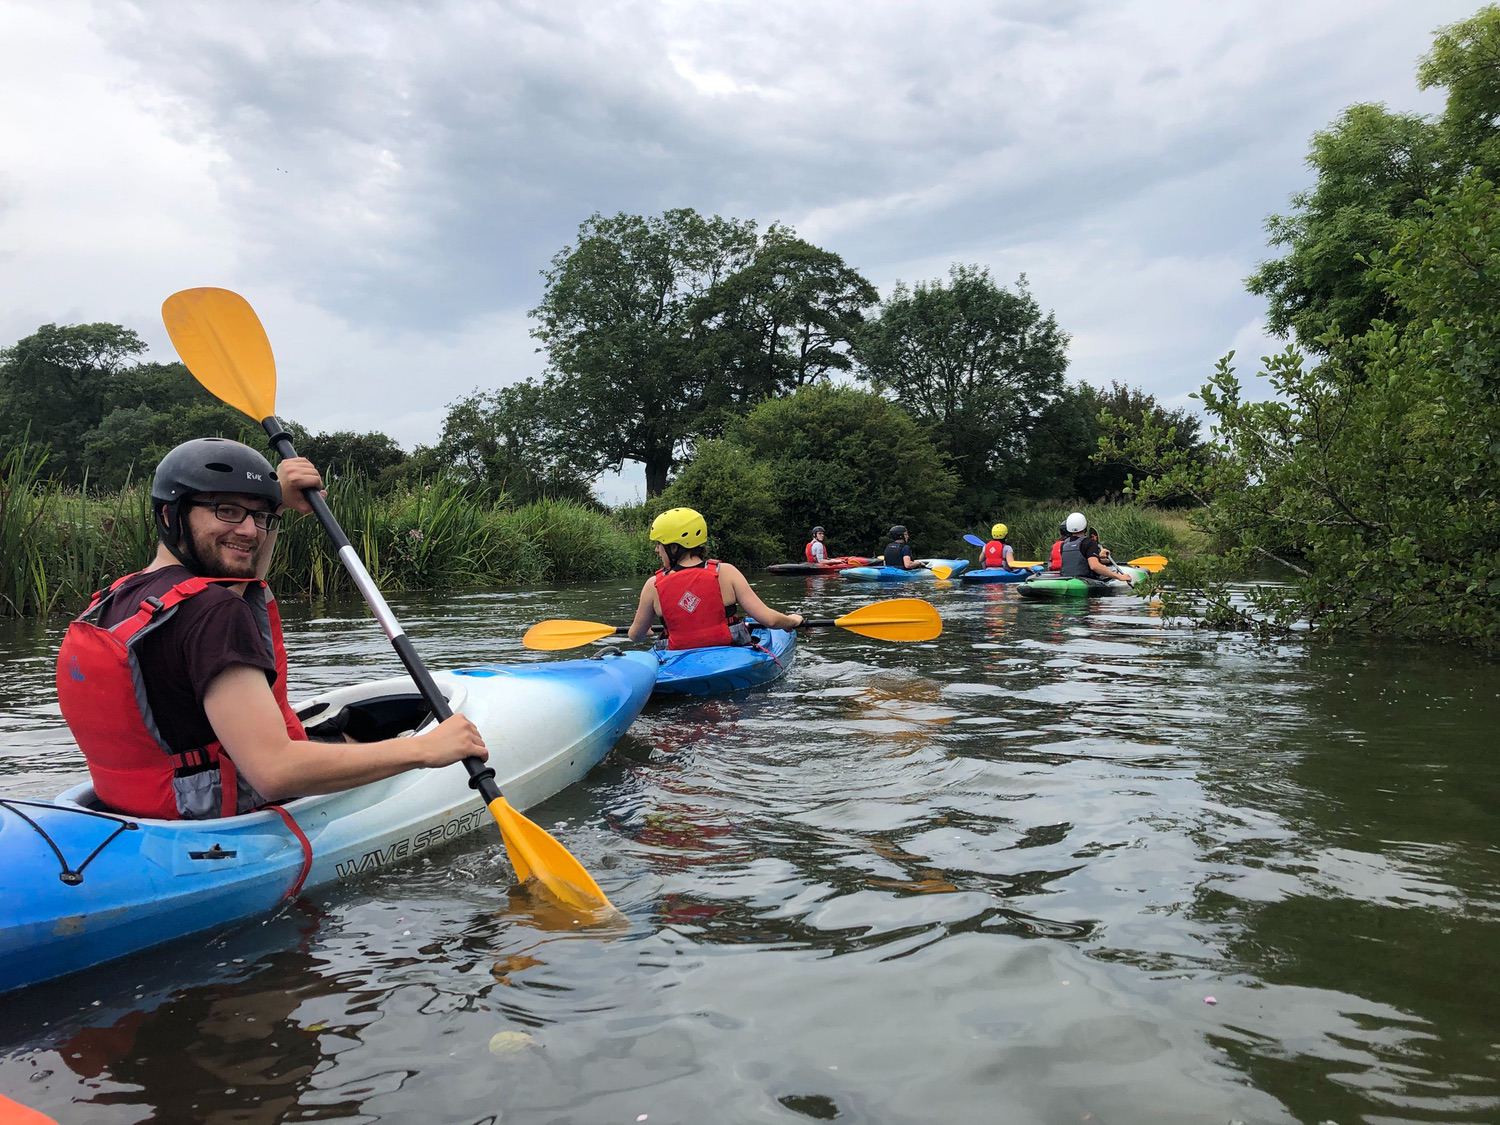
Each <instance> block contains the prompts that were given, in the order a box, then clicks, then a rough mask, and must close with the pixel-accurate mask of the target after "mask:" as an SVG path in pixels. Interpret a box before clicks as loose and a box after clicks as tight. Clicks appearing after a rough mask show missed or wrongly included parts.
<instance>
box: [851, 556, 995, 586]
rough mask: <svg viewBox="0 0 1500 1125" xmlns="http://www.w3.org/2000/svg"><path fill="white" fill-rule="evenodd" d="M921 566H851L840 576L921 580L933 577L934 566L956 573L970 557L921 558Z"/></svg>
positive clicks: (871, 580) (966, 563) (884, 579)
mask: <svg viewBox="0 0 1500 1125" xmlns="http://www.w3.org/2000/svg"><path fill="white" fill-rule="evenodd" d="M919 561H920V562H921V564H922V565H921V566H918V567H913V568H912V569H910V570H903V569H902V568H901V567H899V566H851V567H850V568H849V569H848V570H841V571H839V577H840V578H852V579H853V580H854V581H856V582H920V581H924V580H927V579H930V578H932V577H933V573H932V569H931V568H932V567H935V566H946V567H947V568H948V569H949V570H951V571H952V572H953V573H954V574H955V575H956V574H958V572H959V571H961V570H967V569H968V568H969V560H968V559H921V560H919Z"/></svg>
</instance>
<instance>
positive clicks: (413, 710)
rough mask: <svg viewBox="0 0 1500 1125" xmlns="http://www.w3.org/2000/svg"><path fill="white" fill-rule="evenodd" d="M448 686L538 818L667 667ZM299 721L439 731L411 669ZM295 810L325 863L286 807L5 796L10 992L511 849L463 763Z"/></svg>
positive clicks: (5, 956) (475, 672) (4, 941)
mask: <svg viewBox="0 0 1500 1125" xmlns="http://www.w3.org/2000/svg"><path fill="white" fill-rule="evenodd" d="M433 679H434V680H436V681H437V684H438V687H439V689H440V690H441V691H442V692H443V694H444V696H446V697H447V699H448V703H449V706H450V707H452V709H453V711H454V713H455V714H461V715H467V716H468V717H469V718H470V719H472V720H473V721H474V723H475V725H476V726H478V728H479V730H480V733H481V734H483V736H484V738H485V741H486V742H487V743H488V744H489V746H490V750H491V754H490V760H489V764H490V766H491V767H493V768H494V770H495V772H496V775H497V776H496V779H495V780H496V783H497V784H498V785H499V786H500V789H501V791H502V792H503V793H504V794H505V797H506V799H507V800H508V801H509V802H510V804H511V805H512V806H513V807H514V808H516V809H526V808H528V807H530V806H532V805H535V804H538V803H539V802H541V801H544V800H546V799H547V798H548V797H551V796H552V795H553V794H554V793H557V792H558V791H560V790H562V789H565V788H567V787H568V786H569V785H572V784H573V783H574V782H576V781H578V780H580V779H581V778H582V777H583V776H584V775H585V774H586V773H588V772H589V770H591V769H593V768H594V766H596V765H597V764H598V763H599V762H600V760H602V759H603V758H604V756H605V754H607V753H608V752H609V750H610V748H611V747H612V746H614V744H615V742H616V741H618V740H619V738H620V736H621V735H622V734H624V733H625V729H626V728H627V727H629V726H630V724H631V723H632V722H634V721H635V718H636V716H637V715H639V714H640V711H641V708H642V707H643V706H645V703H646V700H647V699H648V698H649V697H650V695H651V690H652V687H653V686H654V685H655V682H656V657H655V656H654V655H653V654H651V653H649V652H630V653H620V652H613V653H611V654H610V655H608V656H605V657H602V658H594V659H587V660H561V661H550V662H545V663H537V664H512V665H484V666H480V667H474V668H464V669H460V670H457V671H448V672H436V673H434V674H433ZM297 712H298V714H299V715H301V716H303V721H304V723H305V724H306V725H308V726H309V727H310V728H311V729H312V730H314V732H316V729H317V724H318V723H320V722H322V721H324V720H328V719H332V718H333V717H334V716H336V715H337V716H340V718H341V720H344V721H346V727H347V729H348V730H349V732H350V733H351V734H352V735H353V736H354V737H356V738H357V739H358V740H360V741H375V740H378V739H382V738H391V737H396V736H398V735H399V734H401V733H402V732H407V731H411V730H413V728H416V729H419V730H421V729H427V728H428V726H429V725H430V724H431V722H432V719H431V715H430V712H429V711H428V708H427V705H426V703H425V701H424V700H423V699H422V697H421V695H420V694H419V693H418V692H417V689H416V686H415V685H414V684H413V683H412V682H411V680H410V679H408V678H406V677H405V676H400V677H394V678H391V679H386V680H376V681H372V682H369V683H364V684H357V685H354V686H351V687H344V688H338V689H336V690H334V691H330V692H328V693H326V694H324V695H322V696H319V697H317V698H316V699H314V700H311V701H309V702H308V703H306V704H304V705H302V706H300V707H298V709H297ZM79 763H80V765H81V764H82V758H81V757H80V759H79ZM282 807H283V808H285V810H286V812H287V813H288V814H289V815H290V816H291V817H292V818H293V819H294V820H295V821H296V823H297V825H298V827H299V828H301V830H302V832H303V833H304V834H305V835H306V837H307V840H308V843H309V845H310V846H311V858H310V859H308V855H307V852H306V851H304V849H303V847H302V845H301V843H299V841H298V840H297V837H296V836H295V834H294V833H293V832H292V831H291V829H290V828H289V827H288V826H287V825H286V823H285V822H284V821H283V820H282V819H281V817H280V816H279V815H278V814H277V813H276V812H275V811H273V810H271V809H262V810H259V811H256V812H249V813H245V814H243V815H241V816H232V817H223V818H217V819H212V820H151V819H146V818H141V817H129V816H122V815H118V814H115V813H111V812H109V811H107V810H105V809H101V808H100V807H99V805H98V803H97V802H96V801H95V799H94V792H93V787H92V786H91V785H89V784H86V783H85V784H83V785H77V786H74V787H73V788H72V789H69V790H68V791H67V792H65V793H63V794H62V795H61V796H59V797H57V798H55V799H53V800H31V799H23V798H15V797H12V798H0V993H3V992H5V991H7V990H9V989H14V988H21V987H23V986H26V985H31V984H36V983H39V982H41V981H45V980H49V979H51V978H53V977H59V976H63V975H64V974H67V973H73V972H77V971H78V970H80V969H87V968H90V967H91V966H94V965H99V964H102V963H103V962H105V961H111V960H113V959H115V958H117V957H124V956H126V955H127V954H131V953H136V952H139V951H140V950H143V949H149V948H151V947H152V946H155V945H160V944H162V943H163V942H167V941H171V940H172V939H174V938H180V937H185V936H187V935H190V934H197V933H202V932H203V931H206V930H210V929H214V928H217V927H220V926H223V925H225V924H227V923H231V922H237V921H240V920H242V919H247V918H252V917H255V916H257V915H260V914H264V913H266V912H267V911H270V910H272V909H274V908H275V907H276V905H277V904H278V903H280V902H281V901H282V900H283V899H285V898H286V897H288V895H290V894H291V893H293V891H294V889H295V888H298V887H299V878H300V880H301V882H300V887H301V888H303V889H305V888H311V887H316V886H319V885H320V884H324V883H332V882H335V881H338V880H342V879H349V878H354V877H356V876H362V875H365V874H367V873H369V872H371V871H376V870H379V869H380V868H382V867H384V866H386V865H387V864H393V863H401V862H404V861H407V860H410V859H413V858H416V857H419V856H421V855H423V854H424V853H426V852H427V850H428V849H430V848H434V847H437V846H438V845H441V844H444V843H446V842H448V841H450V840H453V839H455V838H456V837H458V836H461V835H464V834H465V833H468V832H473V831H476V830H487V831H489V832H492V833H494V834H495V847H496V848H498V847H500V839H499V832H498V830H497V829H496V827H495V822H494V818H493V817H492V816H491V814H490V812H489V810H488V809H486V808H485V806H484V803H483V801H482V800H480V798H479V796H478V795H477V794H476V793H475V792H474V791H473V790H472V789H470V788H469V775H468V771H466V770H465V769H464V767H463V765H462V764H459V763H455V764H453V765H449V766H444V767H442V768H441V769H415V770H408V771H407V772H405V773H401V774H397V775H396V776H395V777H389V778H386V779H385V780H384V781H376V782H372V783H371V784H369V785H361V786H359V787H358V788H355V789H348V790H345V791H344V792H342V793H330V794H327V795H326V796H319V797H302V798H299V799H297V800H293V801H287V802H286V803H285V805H283V806H282ZM304 866H305V867H306V871H305V876H304Z"/></svg>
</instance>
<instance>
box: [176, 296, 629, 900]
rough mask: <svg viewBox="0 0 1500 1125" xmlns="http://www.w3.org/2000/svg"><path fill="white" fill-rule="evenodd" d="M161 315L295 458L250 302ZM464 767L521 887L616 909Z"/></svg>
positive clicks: (345, 545)
mask: <svg viewBox="0 0 1500 1125" xmlns="http://www.w3.org/2000/svg"><path fill="white" fill-rule="evenodd" d="M161 315H162V321H163V323H165V324H166V326H167V335H169V336H170V337H171V338H172V345H173V346H174V347H175V348H176V349H177V354H178V355H180V356H181V357H182V361H183V363H185V364H186V365H187V368H188V370H189V371H191V372H192V373H193V378H195V379H197V380H198V382H200V383H202V384H203V386H204V387H205V388H206V389H207V390H209V391H210V392H212V393H213V394H214V395H215V396H216V397H217V398H219V399H220V400H222V401H223V402H226V403H228V404H229V405H230V406H233V407H234V408H235V409H236V410H239V411H241V412H242V413H245V414H248V415H249V416H250V417H252V418H254V419H255V420H256V421H257V422H259V423H260V424H261V426H262V427H264V428H265V431H266V434H267V436H268V437H269V438H270V439H271V444H272V446H273V447H274V448H275V450H276V452H277V453H278V454H280V456H281V457H282V458H287V457H295V456H296V455H297V451H296V450H295V449H294V448H293V447H292V439H291V435H290V434H288V433H287V429H286V426H285V425H284V424H283V423H282V421H281V420H280V419H279V418H277V417H276V360H275V358H274V357H273V356H272V355H271V342H270V340H268V339H267V338H266V330H265V329H264V328H263V327H262V326H261V323H260V318H259V317H258V316H256V315H255V310H254V309H252V308H251V307H250V302H249V301H247V300H245V298H243V297H241V296H240V295H239V294H238V293H232V292H230V291H229V290H228V289H212V288H208V289H184V290H182V291H181V292H180V293H173V294H172V295H171V296H170V297H168V298H167V299H166V301H164V302H163V303H162V308H161ZM304 495H305V496H306V497H307V501H308V503H309V504H310V505H311V507H312V510H313V514H314V515H315V516H317V517H318V523H320V524H321V525H322V527H323V531H324V532H325V533H326V534H327V536H328V538H329V539H330V540H331V541H332V542H333V544H334V547H335V548H336V549H337V550H338V555H339V561H340V562H342V563H343V564H344V569H345V570H347V571H348V572H349V576H350V577H351V578H352V579H353V580H354V585H355V586H356V587H357V588H358V589H359V592H360V593H361V594H362V595H363V596H364V599H365V601H366V603H367V604H368V605H369V607H370V610H371V612H373V613H374V614H375V618H376V620H377V621H379V622H380V627H381V628H382V629H383V630H384V631H385V634H386V636H387V637H389V638H390V642H391V647H392V648H394V649H395V650H396V655H397V656H399V657H400V658H401V663H402V664H403V665H404V666H405V667H406V671H407V673H408V674H409V675H410V676H411V678H412V681H413V682H414V683H415V684H416V685H417V688H418V690H419V691H420V692H421V693H422V698H423V699H424V700H425V701H426V703H427V705H428V707H430V708H431V709H432V713H433V714H434V715H435V716H437V718H438V720H439V721H442V720H445V719H448V718H449V717H451V716H452V714H453V710H452V708H450V707H449V706H448V700H447V697H445V696H444V695H443V693H442V691H441V690H440V689H439V688H438V686H437V684H436V682H434V680H433V678H432V674H431V673H430V672H429V671H428V670H427V665H426V664H424V663H423V662H422V658H421V657H420V656H418V655H417V650H416V648H415V647H414V646H413V645H412V643H411V639H410V638H409V637H407V635H406V630H405V629H403V628H402V627H401V623H400V622H399V621H398V620H397V619H396V615H395V614H394V613H392V612H391V607H390V606H389V605H388V604H386V600H385V597H384V596H383V595H382V594H381V593H380V589H379V588H378V587H377V586H376V585H375V580H374V579H373V578H371V577H370V573H369V571H368V570H366V569H365V565H364V563H363V562H362V561H361V559H360V557H359V553H358V552H357V551H355V550H354V547H353V546H352V545H351V544H350V542H349V537H348V536H347V535H345V534H344V529H343V528H342V527H340V526H339V522H338V520H337V519H335V518H334V515H333V511H332V510H331V509H330V508H329V507H328V502H327V501H326V500H324V499H323V497H322V495H321V494H320V493H319V492H318V490H317V489H315V488H309V489H307V490H305V492H304ZM463 765H464V769H466V770H467V771H468V773H469V784H470V786H471V787H473V789H474V790H475V791H477V792H478V793H479V795H480V797H481V798H483V800H484V802H485V805H486V807H488V808H489V810H490V814H491V815H492V816H494V818H495V823H496V824H497V825H499V827H500V836H501V839H502V840H504V842H505V851H506V854H507V855H508V856H509V857H510V861H511V866H513V867H514V868H515V869H516V877H517V878H518V879H519V880H520V881H521V882H523V883H525V882H527V881H529V880H531V879H536V880H537V881H538V882H539V883H540V884H541V885H542V886H543V887H545V888H546V890H547V891H548V893H549V894H550V895H551V896H552V897H553V898H555V899H557V900H558V901H559V902H562V903H565V904H567V905H570V906H574V907H576V908H578V909H583V910H588V911H598V910H611V911H612V910H613V909H614V907H613V906H612V905H611V904H610V901H609V899H608V898H606V897H605V896H604V892H603V891H602V890H600V889H599V884H598V883H596V882H595V881H594V880H593V878H592V877H591V876H590V875H589V873H588V872H587V871H585V870H584V867H583V864H581V863H579V862H578V860H576V859H574V858H573V856H572V855H571V854H570V853H569V852H568V850H567V849H566V848H564V847H563V846H562V845H561V844H559V843H558V842H557V841H556V840H554V839H553V838H552V837H551V836H549V835H548V834H547V833H546V832H545V831H544V830H543V829H542V828H540V827H538V826H537V825H535V824H533V823H532V822H531V821H529V820H527V819H526V818H525V817H524V816H522V815H521V814H520V813H519V812H517V811H516V810H515V809H514V808H512V807H511V805H510V802H508V801H507V800H506V799H505V798H504V796H503V795H502V794H501V792H500V787H499V786H498V785H496V784H495V771H494V770H493V769H491V768H490V767H488V766H486V765H485V764H484V763H483V762H481V761H480V760H479V759H478V758H465V759H464V762H463Z"/></svg>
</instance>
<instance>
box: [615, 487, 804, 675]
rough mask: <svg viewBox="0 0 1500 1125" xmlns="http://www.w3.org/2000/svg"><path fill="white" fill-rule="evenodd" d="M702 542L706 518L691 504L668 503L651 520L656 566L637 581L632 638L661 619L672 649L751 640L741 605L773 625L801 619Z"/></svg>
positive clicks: (782, 625) (782, 626)
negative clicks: (769, 601) (770, 601)
mask: <svg viewBox="0 0 1500 1125" xmlns="http://www.w3.org/2000/svg"><path fill="white" fill-rule="evenodd" d="M707 542H708V522H707V521H706V520H705V519H704V518H703V517H702V516H701V515H699V514H698V513H697V512H695V511H693V509H692V508H670V509H668V510H667V511H665V512H663V513H662V514H661V515H659V516H657V517H656V519H654V520H653V521H652V522H651V543H652V545H653V546H654V547H655V548H656V557H657V558H658V559H659V560H660V561H661V569H660V570H659V571H657V572H656V573H655V574H653V575H652V576H651V577H650V578H648V579H646V584H645V585H644V586H642V587H641V600H640V602H639V604H637V606H636V609H635V620H633V621H632V622H631V623H630V639H631V640H633V641H643V640H645V639H646V638H647V637H649V636H650V635H651V626H652V625H654V624H656V623H657V622H658V621H660V622H661V623H662V625H664V626H665V627H666V632H667V647H668V648H671V649H685V648H709V647H712V646H714V645H748V644H753V643H754V642H753V641H752V639H751V637H750V627H749V625H748V624H746V622H744V621H742V620H741V619H740V614H739V611H740V610H744V612H745V614H746V615H747V616H748V617H749V619H750V620H751V621H753V622H754V623H755V624H757V625H768V626H770V627H771V628H774V629H795V628H796V627H797V626H798V625H801V624H802V615H801V614H800V613H781V612H779V611H777V610H774V609H772V608H771V607H770V606H768V605H766V603H765V602H763V601H761V600H760V598H759V597H757V596H756V593H755V591H754V590H752V589H751V588H750V583H749V582H747V581H746V580H745V576H744V575H743V574H741V573H740V569H739V567H737V566H734V565H732V564H730V563H726V562H720V561H719V560H718V559H711V558H708V557H707V549H706V544H707Z"/></svg>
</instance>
